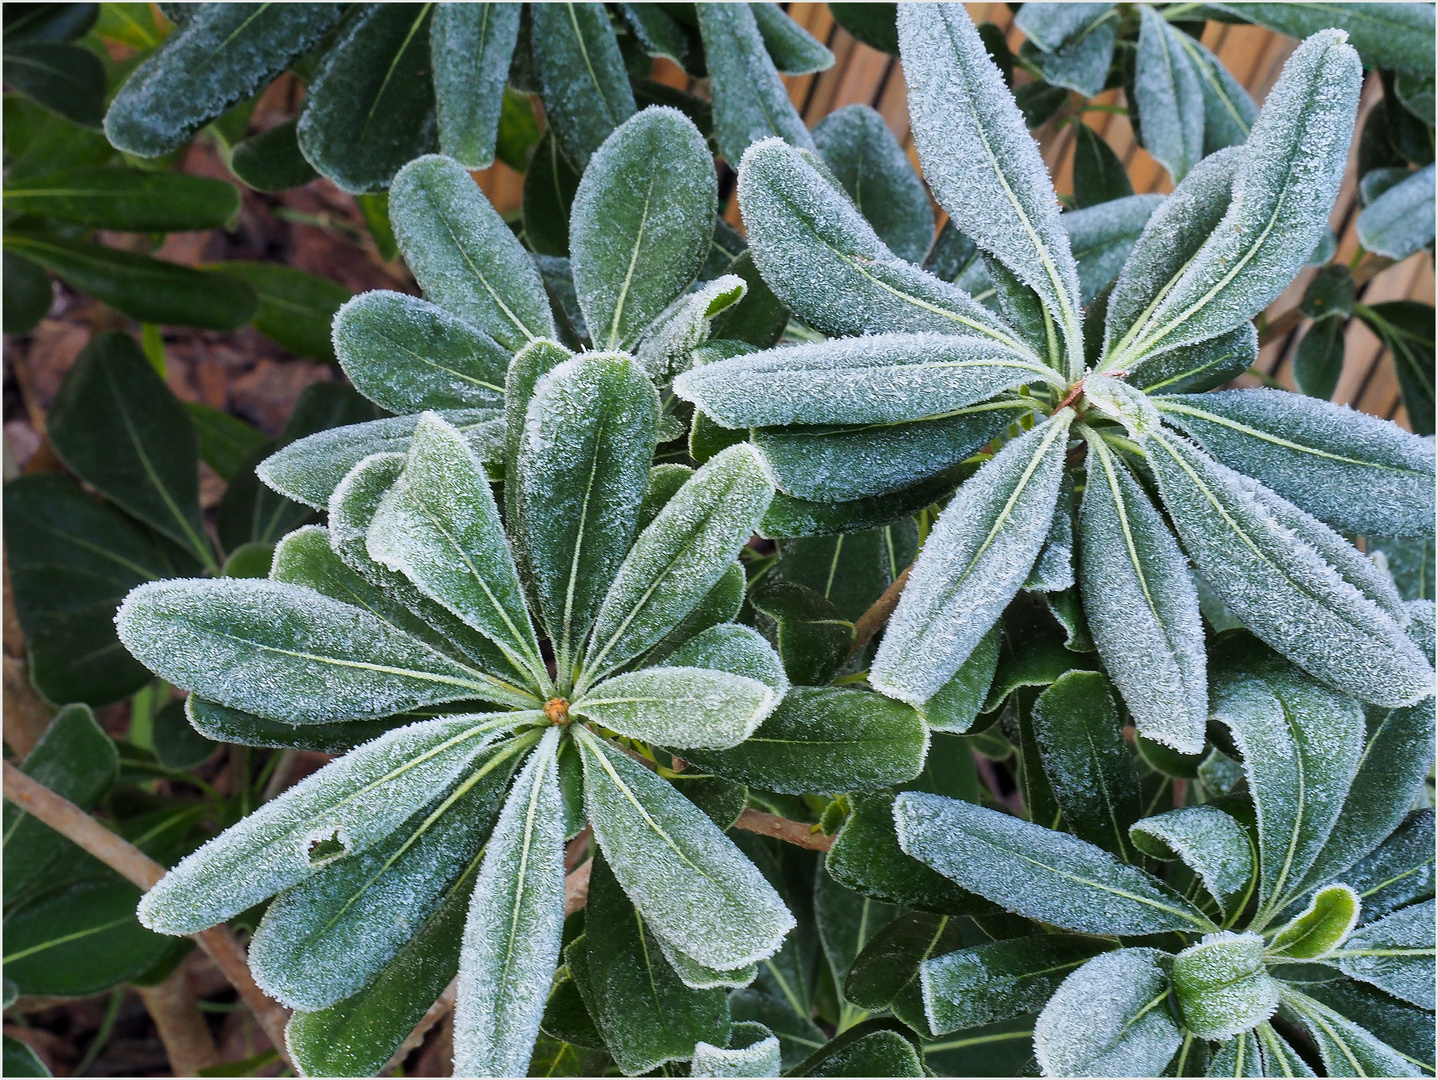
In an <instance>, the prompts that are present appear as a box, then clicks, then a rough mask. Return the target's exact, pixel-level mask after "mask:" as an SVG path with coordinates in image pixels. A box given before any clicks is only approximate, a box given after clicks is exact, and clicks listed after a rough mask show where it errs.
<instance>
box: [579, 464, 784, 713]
mask: <svg viewBox="0 0 1438 1080" xmlns="http://www.w3.org/2000/svg"><path fill="white" fill-rule="evenodd" d="M773 495H774V488H773V485H772V483H771V482H770V480H769V478H768V476H767V475H765V473H764V469H763V466H762V465H761V464H760V462H759V456H758V454H757V453H755V451H754V449H753V448H752V447H750V446H747V445H744V444H741V445H739V446H731V447H729V448H728V449H727V450H724V451H723V452H722V453H719V454H716V455H715V456H714V457H712V458H710V459H709V461H708V462H706V463H705V464H704V466H703V467H702V468H701V469H700V470H699V471H698V472H697V473H695V474H694V475H693V476H692V477H691V478H690V479H689V480H688V481H687V482H686V483H685V484H684V486H683V487H682V488H680V489H679V491H678V493H677V494H676V495H675V496H674V497H673V498H672V499H670V500H669V502H668V503H667V504H666V505H665V507H664V509H663V510H661V511H660V512H659V514H658V516H657V517H655V519H654V520H653V521H652V522H650V524H649V526H648V527H647V528H646V529H645V530H644V531H643V532H642V533H640V534H639V537H638V539H636V540H635V541H634V546H633V547H632V548H630V551H629V554H628V556H627V557H626V558H625V560H624V563H623V565H622V566H621V567H620V568H619V573H618V574H617V575H616V577H615V579H614V583H613V584H612V585H610V587H609V592H608V593H607V594H606V595H605V597H604V603H603V604H602V605H601V606H600V609H599V614H598V615H597V616H596V617H595V620H594V630H593V632H592V634H591V635H590V641H589V646H588V650H587V652H586V654H585V659H584V675H583V676H582V677H581V680H580V681H581V685H587V684H590V683H592V682H593V681H594V679H596V678H597V677H599V676H601V675H603V674H605V673H607V672H609V671H613V670H614V669H615V668H617V667H619V666H620V665H622V664H624V663H625V662H626V661H628V660H631V659H633V658H634V657H636V656H638V655H639V654H640V653H642V652H644V651H645V650H646V649H648V648H650V647H651V646H653V645H655V644H657V643H658V642H659V641H660V640H661V639H662V638H663V637H664V636H665V635H666V634H668V633H669V631H671V630H673V629H674V628H675V627H676V626H677V625H678V624H679V623H680V622H681V621H682V620H683V619H684V617H685V616H686V615H688V614H689V613H690V612H691V611H693V610H694V608H695V607H696V606H698V604H699V602H700V601H701V600H703V599H704V597H705V596H706V595H707V594H708V593H709V591H710V590H711V589H712V588H713V587H714V586H715V585H716V584H717V583H718V581H719V579H720V578H721V577H723V576H724V574H725V573H726V572H727V571H728V570H729V567H730V566H732V565H733V562H734V559H735V558H736V557H737V556H738V554H739V552H740V551H741V550H742V549H743V547H744V545H745V544H747V543H748V542H749V538H750V536H752V535H753V533H754V530H755V529H756V528H757V527H758V525H759V522H760V521H762V520H763V517H764V511H765V510H767V509H768V508H769V502H770V500H771V499H772V498H773Z"/></svg>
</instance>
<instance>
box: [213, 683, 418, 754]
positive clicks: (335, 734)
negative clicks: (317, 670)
mask: <svg viewBox="0 0 1438 1080" xmlns="http://www.w3.org/2000/svg"><path fill="white" fill-rule="evenodd" d="M437 711H440V710H426V712H427V713H428V715H430V716H432V715H434V714H435V712H437ZM185 716H186V718H187V719H188V720H189V722H190V726H191V727H193V728H194V729H195V731H196V732H198V733H199V734H201V735H203V736H205V738H207V739H209V740H211V741H212V742H219V743H235V744H237V745H239V746H261V747H276V748H283V749H287V750H289V749H294V750H316V751H319V752H320V753H322V754H343V753H344V752H345V751H347V750H353V749H354V748H355V747H356V746H361V745H363V744H364V743H367V742H369V741H370V740H371V739H377V738H379V737H380V736H381V735H383V734H384V733H385V732H386V731H389V730H390V729H391V728H396V727H402V726H403V725H405V724H408V723H411V722H413V721H415V720H420V719H425V718H426V717H425V716H424V715H422V714H421V713H420V712H418V711H417V712H413V713H398V714H396V715H395V716H388V717H385V718H383V719H380V720H338V721H336V722H334V723H332V724H304V725H302V726H298V727H297V726H296V725H294V724H291V723H287V722H286V721H283V720H269V719H266V718H265V717H262V716H256V715H255V714H254V713H247V712H244V711H242V710H240V709H231V708H228V707H226V706H224V705H217V704H215V703H214V702H213V701H206V700H204V699H203V698H200V697H196V696H195V695H194V694H191V695H190V696H189V697H188V698H186V699H185Z"/></svg>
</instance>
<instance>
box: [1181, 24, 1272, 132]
mask: <svg viewBox="0 0 1438 1080" xmlns="http://www.w3.org/2000/svg"><path fill="white" fill-rule="evenodd" d="M1176 40H1177V42H1178V44H1179V45H1181V46H1182V47H1183V51H1184V52H1186V53H1187V54H1188V59H1189V61H1190V62H1191V63H1192V64H1193V70H1194V71H1195V72H1196V73H1197V74H1198V82H1199V85H1200V86H1201V87H1202V88H1203V153H1204V155H1205V156H1206V155H1208V154H1212V153H1214V152H1215V151H1218V150H1222V149H1223V148H1224V147H1227V146H1242V145H1243V143H1244V142H1246V141H1247V140H1248V133H1249V132H1250V131H1251V130H1253V121H1254V120H1256V119H1257V118H1258V106H1257V105H1255V104H1254V103H1253V98H1251V97H1249V96H1248V91H1247V90H1246V89H1244V86H1243V84H1242V83H1241V82H1239V81H1238V80H1237V79H1235V78H1234V77H1233V76H1232V75H1230V74H1229V71H1228V68H1226V67H1224V66H1223V62H1222V61H1221V60H1219V58H1218V57H1216V56H1214V55H1213V53H1211V52H1210V51H1209V50H1208V49H1207V48H1206V47H1205V46H1204V45H1203V43H1202V42H1200V41H1195V40H1194V39H1193V38H1191V37H1190V36H1189V35H1187V34H1184V33H1180V34H1178V35H1177V37H1176Z"/></svg>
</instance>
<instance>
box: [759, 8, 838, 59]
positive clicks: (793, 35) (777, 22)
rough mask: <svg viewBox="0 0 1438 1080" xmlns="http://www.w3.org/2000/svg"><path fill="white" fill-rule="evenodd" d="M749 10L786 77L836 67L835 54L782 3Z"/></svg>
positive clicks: (771, 56)
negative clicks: (795, 19) (780, 5)
mask: <svg viewBox="0 0 1438 1080" xmlns="http://www.w3.org/2000/svg"><path fill="white" fill-rule="evenodd" d="M749 10H750V11H752V12H753V13H754V21H755V22H756V23H757V24H758V26H759V33H760V34H761V35H762V36H763V38H764V48H765V50H766V51H767V52H768V53H769V56H770V58H771V59H772V60H773V61H774V66H775V67H776V68H778V69H779V70H780V71H782V72H783V73H784V74H785V75H812V74H813V73H814V72H816V71H826V70H828V69H829V68H831V67H833V66H834V54H833V53H831V52H830V51H829V50H828V49H826V48H825V47H824V46H823V44H822V43H820V41H819V40H818V39H817V38H815V37H814V35H813V34H811V33H809V31H807V30H805V29H804V28H803V27H802V26H800V25H799V24H798V23H796V22H795V21H794V20H793V19H791V18H790V17H789V16H788V15H786V14H785V13H784V11H783V9H781V8H780V7H779V5H778V4H750V5H749Z"/></svg>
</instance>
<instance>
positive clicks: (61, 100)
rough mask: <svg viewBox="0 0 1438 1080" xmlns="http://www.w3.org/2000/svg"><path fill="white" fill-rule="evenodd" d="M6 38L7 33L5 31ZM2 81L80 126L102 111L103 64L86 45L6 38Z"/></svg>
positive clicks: (93, 124)
mask: <svg viewBox="0 0 1438 1080" xmlns="http://www.w3.org/2000/svg"><path fill="white" fill-rule="evenodd" d="M7 38H8V35H7ZM4 67H5V85H7V86H10V87H13V88H14V89H16V90H18V91H20V93H22V94H24V95H25V96H26V97H27V98H29V99H30V100H31V101H33V102H35V103H36V104H37V105H42V106H44V107H45V108H46V109H49V110H50V111H51V112H53V113H57V114H58V115H60V116H62V117H64V118H65V119H66V120H69V121H72V122H73V123H76V124H79V125H80V126H81V127H87V128H97V127H99V126H100V122H101V120H102V119H104V115H105V68H104V66H103V65H102V64H101V63H100V59H99V57H97V56H96V55H95V54H94V53H92V52H90V51H89V50H88V49H84V48H81V47H80V46H78V45H70V44H67V43H65V42H59V41H12V40H6V42H5V61H4Z"/></svg>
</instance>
